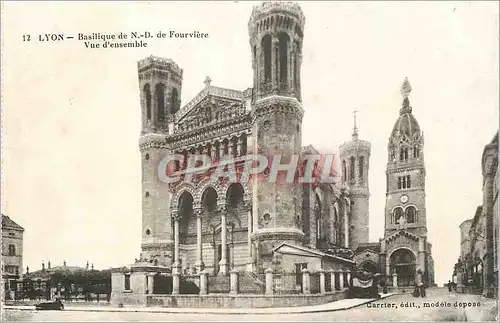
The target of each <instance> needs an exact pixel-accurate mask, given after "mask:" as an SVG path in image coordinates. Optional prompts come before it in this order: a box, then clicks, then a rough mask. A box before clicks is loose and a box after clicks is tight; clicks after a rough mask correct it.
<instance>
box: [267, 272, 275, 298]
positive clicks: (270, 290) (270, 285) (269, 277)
mask: <svg viewBox="0 0 500 323" xmlns="http://www.w3.org/2000/svg"><path fill="white" fill-rule="evenodd" d="M265 273H266V295H272V294H274V291H273V270H272V269H271V268H267V269H266V271H265Z"/></svg>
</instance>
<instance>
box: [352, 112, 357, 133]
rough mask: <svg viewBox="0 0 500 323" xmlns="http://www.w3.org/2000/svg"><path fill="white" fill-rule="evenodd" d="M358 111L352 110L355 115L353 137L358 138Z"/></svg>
mask: <svg viewBox="0 0 500 323" xmlns="http://www.w3.org/2000/svg"><path fill="white" fill-rule="evenodd" d="M357 112H358V111H356V110H354V111H353V112H352V114H353V116H354V127H353V128H352V139H358V127H357V126H356V113H357Z"/></svg>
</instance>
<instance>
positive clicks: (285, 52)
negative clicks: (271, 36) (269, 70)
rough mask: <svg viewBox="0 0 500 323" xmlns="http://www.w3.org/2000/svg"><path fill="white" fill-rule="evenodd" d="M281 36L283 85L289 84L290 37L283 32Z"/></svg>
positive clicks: (281, 80) (280, 49)
mask: <svg viewBox="0 0 500 323" xmlns="http://www.w3.org/2000/svg"><path fill="white" fill-rule="evenodd" d="M278 38H279V54H280V83H281V85H282V86H285V87H286V86H287V85H288V47H290V44H289V43H290V37H288V34H287V33H284V32H281V33H280V34H279V36H278Z"/></svg>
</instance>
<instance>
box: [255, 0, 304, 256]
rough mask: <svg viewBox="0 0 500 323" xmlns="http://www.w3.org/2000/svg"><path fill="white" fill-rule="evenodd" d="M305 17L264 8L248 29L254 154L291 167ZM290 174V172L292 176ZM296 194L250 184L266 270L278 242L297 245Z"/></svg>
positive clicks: (281, 5)
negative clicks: (252, 73) (251, 70)
mask: <svg viewBox="0 0 500 323" xmlns="http://www.w3.org/2000/svg"><path fill="white" fill-rule="evenodd" d="M304 24H305V17H304V14H303V13H302V10H301V8H300V7H299V5H298V4H295V3H290V2H265V3H263V4H261V5H260V6H257V7H254V9H253V12H252V16H251V17H250V21H249V23H248V29H249V34H250V46H251V51H252V67H253V72H254V77H253V108H252V117H253V133H254V134H255V138H256V139H255V140H254V142H253V146H252V150H253V153H255V154H263V155H266V156H277V155H279V156H281V160H280V163H281V164H291V163H290V161H291V160H293V159H292V158H294V157H298V156H299V155H300V148H301V144H302V139H301V131H302V116H303V113H304V110H303V108H302V104H301V94H300V88H301V86H300V66H301V62H302V54H301V52H302V42H303V36H304V33H303V31H304ZM293 171H295V168H294V170H293ZM300 196H301V195H300V188H299V186H298V185H297V184H294V183H284V182H283V183H276V181H272V180H268V179H266V180H260V181H258V182H255V183H253V214H254V217H253V218H254V232H253V234H252V241H253V243H254V247H255V248H256V249H257V252H258V253H259V255H260V257H259V259H263V263H260V264H258V265H259V266H266V265H267V264H266V262H267V261H270V257H271V256H272V248H273V247H274V246H276V245H277V243H278V242H290V243H295V244H302V243H303V238H304V233H303V232H302V230H301V229H300V228H301V225H300V223H301V219H302V217H301V215H302V211H301V204H300V200H301V199H300Z"/></svg>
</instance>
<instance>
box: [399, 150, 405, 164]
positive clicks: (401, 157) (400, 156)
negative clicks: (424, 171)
mask: <svg viewBox="0 0 500 323" xmlns="http://www.w3.org/2000/svg"><path fill="white" fill-rule="evenodd" d="M404 156H405V152H404V150H403V148H401V149H399V161H403V159H404Z"/></svg>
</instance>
